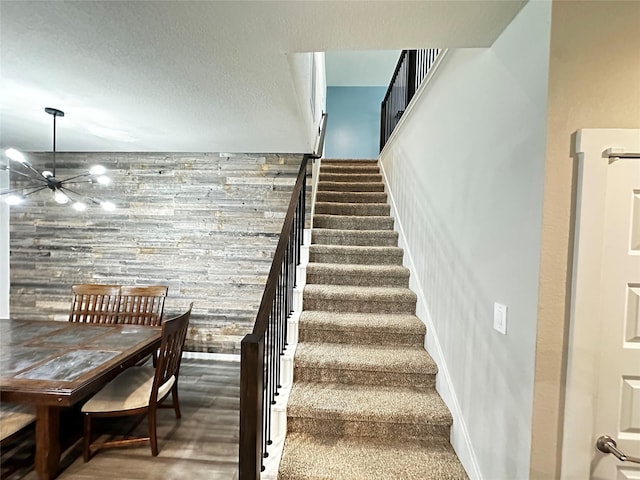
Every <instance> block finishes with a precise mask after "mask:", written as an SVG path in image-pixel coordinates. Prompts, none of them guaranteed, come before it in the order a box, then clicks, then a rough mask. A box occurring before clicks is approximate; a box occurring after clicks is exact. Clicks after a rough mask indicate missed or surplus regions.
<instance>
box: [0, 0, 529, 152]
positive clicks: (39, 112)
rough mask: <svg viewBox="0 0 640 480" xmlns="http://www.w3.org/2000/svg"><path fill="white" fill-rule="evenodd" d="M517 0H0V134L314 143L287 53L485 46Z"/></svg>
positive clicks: (26, 142) (133, 141) (21, 140)
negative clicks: (54, 115) (57, 114)
mask: <svg viewBox="0 0 640 480" xmlns="http://www.w3.org/2000/svg"><path fill="white" fill-rule="evenodd" d="M523 4H524V2H523V1H519V0H518V1H515V0H514V1H509V0H503V1H484V0H472V1H462V0H459V1H334V2H328V1H228V2H219V1H190V0H182V1H151V0H150V1H124V0H123V1H39V2H32V1H7V0H2V1H1V2H0V42H1V43H0V55H1V56H0V62H1V63H0V67H1V68H0V90H1V92H2V95H1V98H0V102H1V103H0V145H1V146H2V147H8V146H15V147H17V148H20V149H23V150H28V151H38V150H45V151H46V150H50V149H51V125H52V120H51V117H50V116H49V115H47V114H46V113H44V111H43V109H44V107H49V106H50V107H56V108H59V109H61V110H64V111H65V114H66V115H65V117H64V118H61V119H59V121H58V134H57V150H58V151H159V152H162V151H164V152H169V151H181V152H188V151H194V152H195V151H199V152H203V151H225V152H242V151H244V152H251V151H253V152H256V151H257V152H301V151H308V150H309V140H308V139H307V135H306V131H305V128H304V127H303V124H304V122H303V121H302V118H303V117H302V113H301V109H300V107H299V104H298V100H297V96H296V93H295V88H296V86H295V84H294V82H293V80H292V71H291V64H290V62H289V61H288V58H287V57H288V55H287V54H289V53H293V52H309V51H340V50H368V49H395V50H400V49H403V48H420V47H483V46H489V45H491V43H492V42H493V41H494V40H495V38H496V37H497V36H498V35H499V34H500V32H501V31H502V30H503V29H504V28H505V26H506V25H507V24H508V23H509V22H510V21H511V19H512V18H513V17H514V16H515V15H516V14H517V12H518V11H519V10H520V8H521V7H522V5H523Z"/></svg>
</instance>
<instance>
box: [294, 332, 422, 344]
mask: <svg viewBox="0 0 640 480" xmlns="http://www.w3.org/2000/svg"><path fill="white" fill-rule="evenodd" d="M298 341H299V342H317V343H344V344H352V345H388V346H393V345H404V346H407V347H414V346H422V345H423V344H424V334H422V335H418V334H411V333H383V332H358V331H342V330H305V329H304V328H303V327H301V328H300V330H299V331H298Z"/></svg>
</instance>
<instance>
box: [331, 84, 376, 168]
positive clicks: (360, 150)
mask: <svg viewBox="0 0 640 480" xmlns="http://www.w3.org/2000/svg"><path fill="white" fill-rule="evenodd" d="M386 91H387V87H327V114H328V115H329V118H328V122H327V133H326V138H325V149H324V156H325V157H326V158H378V154H379V153H380V152H379V150H380V102H382V99H383V97H384V94H385V93H386Z"/></svg>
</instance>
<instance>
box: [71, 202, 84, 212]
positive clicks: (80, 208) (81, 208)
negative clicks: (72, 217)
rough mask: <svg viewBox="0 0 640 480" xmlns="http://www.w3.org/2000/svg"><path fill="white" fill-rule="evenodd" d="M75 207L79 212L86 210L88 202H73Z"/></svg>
mask: <svg viewBox="0 0 640 480" xmlns="http://www.w3.org/2000/svg"><path fill="white" fill-rule="evenodd" d="M73 208H74V210H76V211H78V212H84V211H85V210H86V209H87V204H86V203H82V202H75V203H74V204H73Z"/></svg>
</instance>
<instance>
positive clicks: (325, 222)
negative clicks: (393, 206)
mask: <svg viewBox="0 0 640 480" xmlns="http://www.w3.org/2000/svg"><path fill="white" fill-rule="evenodd" d="M313 227H314V228H331V229H334V230H393V218H391V217H357V218H353V217H343V216H340V215H318V214H316V215H314V217H313Z"/></svg>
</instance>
